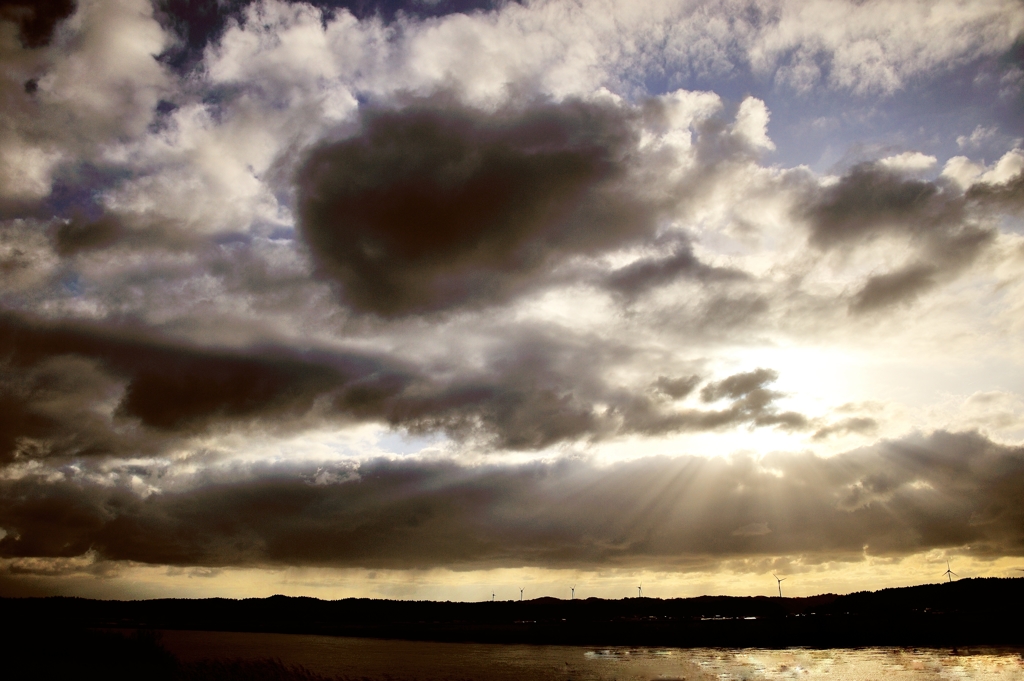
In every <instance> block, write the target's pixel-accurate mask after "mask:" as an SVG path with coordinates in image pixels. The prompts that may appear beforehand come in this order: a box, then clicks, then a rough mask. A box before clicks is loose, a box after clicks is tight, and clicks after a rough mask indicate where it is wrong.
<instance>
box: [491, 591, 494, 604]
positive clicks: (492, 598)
mask: <svg viewBox="0 0 1024 681" xmlns="http://www.w3.org/2000/svg"><path fill="white" fill-rule="evenodd" d="M493 602H494V592H493V591H492V592H491V603H493Z"/></svg>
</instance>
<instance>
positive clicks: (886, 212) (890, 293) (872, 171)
mask: <svg viewBox="0 0 1024 681" xmlns="http://www.w3.org/2000/svg"><path fill="white" fill-rule="evenodd" d="M1014 186H1015V183H1014V182H1011V183H1008V184H1006V185H997V186H990V185H981V186H979V187H978V188H977V189H975V188H974V187H972V188H971V189H970V190H969V191H968V192H967V193H966V194H965V193H964V192H962V191H960V190H959V188H957V187H956V186H955V185H953V184H952V183H948V182H940V181H936V182H929V181H923V180H917V179H911V178H907V177H904V176H903V175H901V174H900V173H898V172H894V171H892V170H890V169H887V168H884V167H882V166H880V165H878V164H871V163H865V164H861V165H858V166H855V167H854V168H853V169H851V170H850V172H849V173H847V174H846V175H845V176H843V177H842V178H840V180H839V181H838V182H837V183H836V184H834V185H831V186H827V187H823V188H818V189H816V190H815V192H814V195H813V196H811V197H809V198H808V200H807V202H806V203H805V205H804V207H803V208H801V209H800V210H801V214H802V216H803V217H804V218H805V219H806V220H807V222H808V225H809V226H810V230H811V234H810V242H811V244H812V245H813V246H815V247H817V248H818V249H820V250H823V251H828V250H834V249H850V248H856V247H858V246H861V245H864V244H866V243H869V242H871V241H873V240H875V239H877V238H879V237H882V236H885V235H891V236H902V237H906V238H908V239H909V240H910V244H911V248H912V249H913V253H914V260H912V261H911V262H909V263H908V264H906V265H904V266H902V267H900V268H897V269H896V270H893V271H890V272H883V273H879V274H875V275H872V276H871V277H869V278H868V279H867V281H865V282H864V283H863V284H862V285H861V287H860V288H859V289H858V290H857V291H856V293H855V294H854V295H853V298H852V300H851V301H850V311H851V312H852V313H856V314H859V313H866V312H872V311H875V310H878V309H882V308H887V307H891V306H893V305H896V304H899V303H903V302H909V301H912V300H914V299H915V298H916V297H917V296H919V295H920V294H922V293H924V292H926V291H928V290H929V289H932V288H934V287H935V286H937V285H938V284H939V283H941V282H943V281H946V280H949V279H951V278H953V277H955V276H956V275H957V274H959V273H960V272H962V271H963V270H964V269H966V268H967V267H968V266H970V265H971V264H972V263H973V262H974V261H975V260H976V259H977V258H978V256H979V255H980V254H981V253H982V252H983V250H984V249H985V248H986V247H987V246H988V245H990V244H991V243H992V242H993V241H994V240H995V238H996V230H995V229H993V228H991V227H986V226H982V224H979V223H980V222H981V221H983V220H984V218H986V217H987V216H989V215H991V214H993V213H994V212H998V211H1000V210H1003V209H1004V208H1005V207H1006V205H1007V204H1010V203H1012V202H1013V201H1014V200H1016V198H1015V197H1016V196H1017V195H1018V194H1019V190H1017V189H1014Z"/></svg>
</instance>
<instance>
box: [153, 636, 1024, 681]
mask: <svg viewBox="0 0 1024 681" xmlns="http://www.w3.org/2000/svg"><path fill="white" fill-rule="evenodd" d="M162 641H163V645H164V646H165V647H167V648H168V649H169V650H170V651H171V652H173V653H175V654H176V655H178V656H179V657H181V658H182V659H183V660H186V661H192V660H199V659H204V658H220V659H223V658H241V659H260V658H276V659H279V660H281V661H282V662H284V663H285V664H288V665H297V664H301V665H302V666H304V667H306V668H307V669H309V670H311V671H314V672H317V673H319V674H323V675H325V676H329V677H342V678H352V677H355V678H358V679H367V680H376V679H388V680H389V681H400V680H406V679H409V680H411V679H418V680H421V681H442V680H444V681H457V680H460V681H461V680H470V679H472V680H477V679H481V680H483V679H486V680H488V681H505V680H508V681H512V680H513V679H515V680H519V679H537V680H539V681H556V680H557V681H612V680H616V681H641V680H642V681H650V680H654V679H663V680H669V679H687V681H703V680H705V679H706V680H711V679H716V680H720V681H748V680H755V679H808V680H811V679H830V680H832V681H847V680H849V681H855V680H856V681H861V680H867V679H874V680H879V681H880V680H882V679H885V680H886V681H901V680H904V679H906V680H911V679H913V680H915V681H919V680H922V679H943V680H946V679H949V680H954V679H979V680H988V679H992V680H993V681H995V680H996V679H1000V680H1005V679H1009V680H1011V681H1014V680H1017V679H1021V680H1022V681H1024V650H1021V649H1000V648H971V649H965V650H960V651H951V650H949V649H939V650H933V649H904V648H863V649H855V650H841V649H828V650H811V649H803V648H795V649H794V648H790V649H785V650H765V649H753V648H746V649H712V648H693V649H686V648H630V647H607V648H605V647H585V646H531V645H503V644H479V643H429V642H419V641H387V640H376V639H360V638H339V637H332V636H308V635H290V634H247V633H234V632H202V631H165V632H163V639H162Z"/></svg>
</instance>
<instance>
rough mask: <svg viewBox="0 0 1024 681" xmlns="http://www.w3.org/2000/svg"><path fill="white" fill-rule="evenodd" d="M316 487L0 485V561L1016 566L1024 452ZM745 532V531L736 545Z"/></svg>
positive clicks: (688, 463) (272, 471) (447, 467)
mask: <svg viewBox="0 0 1024 681" xmlns="http://www.w3.org/2000/svg"><path fill="white" fill-rule="evenodd" d="M344 473H345V475H341V476H338V479H340V480H344V482H337V483H332V484H316V483H315V482H314V481H313V480H314V477H315V476H314V471H312V470H309V471H306V470H303V469H297V468H289V467H281V466H279V467H276V468H275V467H271V466H261V467H258V468H255V469H252V470H250V471H249V476H248V478H247V479H245V480H237V479H218V478H217V477H216V474H215V473H212V472H208V473H207V474H206V475H207V480H206V481H205V482H204V483H202V484H199V485H198V486H196V487H195V488H192V489H189V490H183V491H176V492H170V491H168V492H163V493H157V494H151V495H149V496H146V497H144V498H143V497H140V496H138V495H136V494H134V493H133V492H131V491H130V490H129V488H128V487H127V485H124V484H123V483H122V484H116V485H109V484H108V485H102V484H98V483H95V482H90V481H88V480H86V479H85V478H83V477H81V476H78V477H75V476H73V475H69V476H68V477H67V478H66V479H64V480H61V481H56V482H54V481H50V482H46V481H44V479H43V478H41V477H39V478H31V477H26V478H23V479H21V480H16V481H10V480H8V481H4V482H2V483H0V527H3V528H4V529H5V530H6V531H7V532H8V535H7V536H6V537H5V538H4V539H2V540H0V555H3V556H5V557H30V556H39V557H71V556H77V555H82V554H84V553H85V552H87V551H89V550H92V551H95V552H96V553H97V554H98V557H99V558H100V559H110V560H134V561H141V562H146V563H161V564H174V565H208V566H227V565H268V564H277V565H282V564H283V565H337V566H359V567H398V568H401V567H419V568H422V567H428V566H468V565H477V566H522V565H534V566H554V567H579V568H587V567H593V566H597V565H608V564H610V563H611V564H621V565H629V564H634V563H642V564H645V565H650V564H651V562H652V561H655V562H660V563H662V564H663V565H670V564H672V563H673V562H684V561H685V560H687V559H688V558H693V557H696V556H701V557H705V558H710V559H722V560H725V559H733V558H737V557H748V556H771V555H790V556H794V555H803V556H805V557H806V559H807V560H812V561H813V560H814V559H815V557H816V556H829V557H831V558H834V557H835V556H836V555H847V556H850V557H855V556H861V555H863V554H864V553H865V552H866V553H867V554H870V555H888V556H900V555H907V554H910V553H916V552H920V551H924V550H931V549H943V548H961V549H963V550H967V551H969V552H971V553H974V554H976V555H979V556H991V555H1021V554H1024V502H1022V499H1024V450H1022V449H1020V448H1015V447H1007V446H1003V445H998V444H995V443H993V442H991V441H989V440H987V439H985V438H984V437H983V436H981V435H978V434H976V433H958V434H951V433H946V432H937V433H935V434H933V435H931V436H928V437H922V436H912V437H908V438H905V439H903V440H896V441H887V442H882V443H880V444H877V445H874V446H872V447H868V448H864V449H860V450H855V451H852V452H848V453H846V454H842V455H839V456H835V457H832V458H819V457H816V456H813V455H810V454H772V455H769V456H766V457H764V458H763V459H760V460H755V459H752V458H748V457H743V456H737V457H733V458H730V459H724V458H719V459H703V458H699V457H680V458H672V459H669V458H654V459H642V460H638V461H632V462H626V463H619V464H615V465H613V466H610V467H602V466H596V465H593V464H591V463H588V462H585V461H564V460H563V461H560V462H557V463H546V464H545V463H533V464H528V465H519V466H486V467H472V468H466V467H461V466H459V465H456V464H454V463H451V462H434V463H430V462H423V461H416V462H413V461H406V462H402V461H372V462H368V463H364V464H362V465H361V466H359V468H358V469H357V470H356V471H354V473H355V474H354V475H353V471H352V470H349V469H346V470H345V471H344ZM752 528H757V529H758V531H752Z"/></svg>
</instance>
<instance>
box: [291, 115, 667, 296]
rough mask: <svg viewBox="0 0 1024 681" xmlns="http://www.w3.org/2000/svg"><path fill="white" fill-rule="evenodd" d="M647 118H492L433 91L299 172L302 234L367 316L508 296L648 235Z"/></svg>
mask: <svg viewBox="0 0 1024 681" xmlns="http://www.w3.org/2000/svg"><path fill="white" fill-rule="evenodd" d="M637 120H638V113H637V112H635V111H634V110H633V109H630V108H628V107H620V106H616V105H611V104H597V103H588V102H583V101H574V100H569V101H566V102H563V103H560V104H554V103H547V102H535V103H532V104H528V105H525V106H522V107H509V108H505V109H501V110H499V111H497V112H493V113H492V112H484V111H480V110H476V109H473V108H470V107H467V106H465V105H463V104H461V103H459V102H458V101H456V100H455V98H454V97H452V96H450V95H435V96H433V97H430V98H425V99H422V98H421V99H413V100H411V101H409V102H408V103H407V104H406V106H404V107H403V108H398V109H392V110H385V109H372V108H371V109H365V110H364V111H363V114H362V120H361V127H360V130H359V132H358V134H357V135H356V136H354V137H352V138H350V139H346V140H343V141H341V142H335V143H330V144H325V145H322V146H320V147H318V148H316V149H314V150H313V151H312V153H311V154H310V156H309V158H308V160H307V161H306V162H305V163H304V165H303V167H302V168H301V169H300V171H299V173H298V179H297V187H298V195H299V198H298V201H299V214H300V218H301V219H300V225H301V231H302V234H303V235H304V237H305V239H306V241H307V242H308V243H309V245H310V247H311V249H312V252H313V255H314V257H315V260H316V262H317V267H318V269H319V271H320V272H321V273H323V274H325V275H327V276H329V277H331V278H334V279H336V280H337V281H338V282H339V283H340V285H341V289H340V294H341V297H342V299H343V300H344V301H345V302H346V303H347V304H349V305H351V306H352V307H353V308H355V309H356V310H360V311H364V312H373V313H377V314H380V315H384V316H396V315H403V314H411V313H419V312H427V311H434V310H443V309H447V308H451V307H454V306H458V305H464V304H469V303H474V302H490V301H498V300H504V299H507V298H508V297H509V296H510V295H512V294H513V292H515V291H518V290H521V289H522V288H524V287H525V286H526V285H527V278H528V277H530V276H536V275H537V274H538V273H541V272H543V271H544V270H545V269H546V268H549V267H551V266H552V265H553V264H555V263H557V262H559V261H561V260H563V259H565V258H566V257H568V256H570V255H575V254H592V253H596V252H600V251H601V250H603V249H607V248H611V247H615V246H620V245H623V244H625V243H628V242H630V241H633V240H635V239H638V238H640V237H643V236H649V235H650V233H651V231H652V229H653V228H654V218H655V215H656V213H657V206H655V205H653V204H652V203H651V202H649V201H648V200H646V199H644V198H643V191H642V190H641V189H640V188H638V187H635V186H630V183H629V177H628V175H629V172H630V168H631V165H632V164H634V163H635V159H634V158H633V157H634V156H635V155H636V153H637V150H636V146H637V144H638V140H639V136H638V135H639V133H638V130H637V127H636V126H637Z"/></svg>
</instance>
